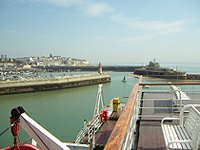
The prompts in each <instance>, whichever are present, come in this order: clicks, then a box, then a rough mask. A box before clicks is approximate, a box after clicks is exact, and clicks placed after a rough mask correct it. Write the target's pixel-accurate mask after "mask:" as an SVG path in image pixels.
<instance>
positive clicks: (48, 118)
mask: <svg viewBox="0 0 200 150" xmlns="http://www.w3.org/2000/svg"><path fill="white" fill-rule="evenodd" d="M166 66H169V67H173V68H174V67H176V65H166ZM178 69H180V70H183V71H186V72H190V73H200V65H198V64H188V65H178ZM86 73H87V72H86ZM129 73H130V72H111V82H110V83H106V84H104V85H103V97H104V100H105V104H108V103H109V102H110V100H111V99H112V98H114V97H124V96H129V94H130V92H131V90H132V87H133V85H134V84H135V83H136V82H137V81H138V80H137V79H135V78H133V77H127V78H126V79H127V82H121V81H122V79H123V77H124V76H126V75H128V74H129ZM97 89H98V85H91V86H84V87H78V88H70V89H62V90H54V91H46V92H34V93H25V94H16V95H4V96H0V132H2V131H3V130H4V129H6V128H7V127H8V126H9V124H10V123H9V117H10V111H11V109H12V108H14V107H16V106H23V107H24V109H25V110H26V112H27V113H28V114H29V115H30V116H31V117H32V118H33V119H35V120H36V121H37V122H38V123H39V124H41V125H42V126H44V127H45V128H46V129H47V130H49V131H50V132H51V133H52V134H53V135H55V136H56V137H58V138H59V139H60V140H61V141H65V142H72V141H73V140H74V138H75V136H76V134H77V133H78V131H79V130H80V129H81V127H82V126H83V120H84V119H87V120H89V119H91V117H92V115H93V109H94V105H95V102H96V93H97ZM27 137H28V136H27V135H25V133H24V132H22V129H21V130H20V133H19V139H20V142H23V141H24V140H26V139H27ZM8 145H12V135H11V132H10V130H8V131H7V132H6V133H5V134H3V135H2V136H0V148H2V147H5V146H8Z"/></svg>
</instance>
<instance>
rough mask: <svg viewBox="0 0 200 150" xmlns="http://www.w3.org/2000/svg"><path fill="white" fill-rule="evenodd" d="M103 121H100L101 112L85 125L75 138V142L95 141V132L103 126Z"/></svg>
mask: <svg viewBox="0 0 200 150" xmlns="http://www.w3.org/2000/svg"><path fill="white" fill-rule="evenodd" d="M101 125H102V122H101V121H100V114H97V115H96V116H94V117H93V119H92V120H91V121H90V122H88V123H86V124H85V125H84V127H83V128H82V129H81V130H80V131H79V133H78V134H77V136H76V138H75V143H82V142H83V141H84V140H86V141H84V142H86V143H90V142H91V141H93V142H94V140H93V138H95V137H94V136H95V133H96V132H97V131H98V130H99V128H100V127H101Z"/></svg>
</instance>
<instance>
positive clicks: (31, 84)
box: [0, 73, 111, 95]
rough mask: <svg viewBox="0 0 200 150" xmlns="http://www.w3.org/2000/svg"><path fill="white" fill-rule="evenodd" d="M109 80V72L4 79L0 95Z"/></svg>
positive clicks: (0, 86) (70, 86)
mask: <svg viewBox="0 0 200 150" xmlns="http://www.w3.org/2000/svg"><path fill="white" fill-rule="evenodd" d="M110 81H111V77H110V74H109V73H104V74H88V75H75V76H64V77H52V78H42V79H34V80H27V81H5V82H1V84H0V95H6V94H17V93H26V92H37V91H48V90H57V89H63V88H72V87H79V86H85V85H92V84H100V83H106V82H110Z"/></svg>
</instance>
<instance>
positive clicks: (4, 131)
mask: <svg viewBox="0 0 200 150" xmlns="http://www.w3.org/2000/svg"><path fill="white" fill-rule="evenodd" d="M10 128H11V126H9V127H8V128H6V129H5V130H3V131H2V132H1V133H0V136H2V135H3V134H4V133H6V132H7V131H8V130H9V129H10Z"/></svg>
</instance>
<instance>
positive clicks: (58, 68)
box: [35, 66, 141, 72]
mask: <svg viewBox="0 0 200 150" xmlns="http://www.w3.org/2000/svg"><path fill="white" fill-rule="evenodd" d="M140 67H141V66H103V71H116V72H133V71H134V70H135V69H137V68H140ZM35 68H38V69H46V70H48V71H72V72H73V71H98V66H45V68H44V67H35Z"/></svg>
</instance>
